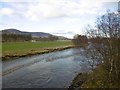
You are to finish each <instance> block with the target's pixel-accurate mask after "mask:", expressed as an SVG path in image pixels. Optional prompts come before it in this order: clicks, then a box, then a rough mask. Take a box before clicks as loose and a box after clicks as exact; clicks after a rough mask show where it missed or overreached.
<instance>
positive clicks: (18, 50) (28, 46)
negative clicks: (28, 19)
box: [2, 41, 73, 60]
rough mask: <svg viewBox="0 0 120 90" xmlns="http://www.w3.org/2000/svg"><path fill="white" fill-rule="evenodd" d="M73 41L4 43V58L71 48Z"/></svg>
mask: <svg viewBox="0 0 120 90" xmlns="http://www.w3.org/2000/svg"><path fill="white" fill-rule="evenodd" d="M72 46H73V43H72V42H71V41H42V42H9V43H3V44H2V58H3V59H4V60H5V59H9V58H13V57H23V56H28V55H34V54H44V53H48V52H53V51H56V50H63V49H66V48H71V47H72Z"/></svg>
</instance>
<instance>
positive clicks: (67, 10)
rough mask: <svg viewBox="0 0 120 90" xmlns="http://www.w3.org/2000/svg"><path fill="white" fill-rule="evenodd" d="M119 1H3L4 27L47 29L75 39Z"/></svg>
mask: <svg viewBox="0 0 120 90" xmlns="http://www.w3.org/2000/svg"><path fill="white" fill-rule="evenodd" d="M118 1H119V0H0V30H3V29H8V28H15V29H18V30H21V31H30V32H47V33H51V34H55V35H60V36H66V37H69V38H72V37H73V35H75V34H84V30H85V27H86V26H87V24H90V25H93V26H94V22H95V19H96V17H98V16H100V15H102V14H104V13H105V12H106V10H107V9H110V10H111V11H114V10H116V11H117V2H118Z"/></svg>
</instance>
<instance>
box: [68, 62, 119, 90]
mask: <svg viewBox="0 0 120 90" xmlns="http://www.w3.org/2000/svg"><path fill="white" fill-rule="evenodd" d="M105 67H106V65H105V64H100V65H99V66H98V67H97V68H96V69H95V70H93V72H91V73H90V74H87V73H80V74H78V75H77V76H76V77H75V78H74V80H73V81H72V84H71V86H70V87H69V90H71V89H72V88H120V82H119V80H110V79H109V78H108V77H109V73H108V71H107V70H105V69H104V68H105Z"/></svg>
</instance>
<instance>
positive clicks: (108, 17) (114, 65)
mask: <svg viewBox="0 0 120 90" xmlns="http://www.w3.org/2000/svg"><path fill="white" fill-rule="evenodd" d="M87 36H88V38H89V42H90V43H91V45H92V47H94V49H93V48H89V49H88V50H87V52H88V53H89V54H88V55H89V56H91V57H92V59H98V58H96V57H99V59H100V60H101V62H102V63H105V65H107V69H108V72H109V78H110V80H111V81H112V80H113V81H114V80H120V13H111V12H109V11H108V12H107V13H106V14H105V15H102V16H101V17H99V18H97V21H96V27H95V29H91V28H90V29H88V30H87Z"/></svg>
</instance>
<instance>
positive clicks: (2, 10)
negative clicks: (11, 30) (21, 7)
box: [0, 8, 13, 15]
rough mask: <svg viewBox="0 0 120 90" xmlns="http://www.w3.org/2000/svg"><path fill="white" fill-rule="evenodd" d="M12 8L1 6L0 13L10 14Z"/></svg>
mask: <svg viewBox="0 0 120 90" xmlns="http://www.w3.org/2000/svg"><path fill="white" fill-rule="evenodd" d="M12 14H13V10H12V9H10V8H1V9H0V15H12Z"/></svg>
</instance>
